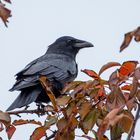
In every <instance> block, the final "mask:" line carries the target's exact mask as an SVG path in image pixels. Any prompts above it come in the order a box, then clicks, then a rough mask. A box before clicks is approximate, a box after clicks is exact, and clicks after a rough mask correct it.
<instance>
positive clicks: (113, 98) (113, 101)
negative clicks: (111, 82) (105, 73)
mask: <svg viewBox="0 0 140 140" xmlns="http://www.w3.org/2000/svg"><path fill="white" fill-rule="evenodd" d="M106 105H107V108H108V109H109V110H112V109H114V108H118V107H121V106H123V105H125V98H124V96H123V93H122V91H121V90H120V88H119V87H116V88H114V90H113V91H112V92H110V94H109V95H108V96H107V103H106Z"/></svg>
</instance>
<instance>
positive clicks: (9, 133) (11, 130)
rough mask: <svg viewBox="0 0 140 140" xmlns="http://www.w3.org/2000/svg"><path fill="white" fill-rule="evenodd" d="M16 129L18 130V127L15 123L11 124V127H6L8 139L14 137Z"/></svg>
mask: <svg viewBox="0 0 140 140" xmlns="http://www.w3.org/2000/svg"><path fill="white" fill-rule="evenodd" d="M15 131H16V128H15V127H14V125H10V126H9V127H7V128H6V133H7V136H8V139H11V138H12V136H13V134H14V132H15Z"/></svg>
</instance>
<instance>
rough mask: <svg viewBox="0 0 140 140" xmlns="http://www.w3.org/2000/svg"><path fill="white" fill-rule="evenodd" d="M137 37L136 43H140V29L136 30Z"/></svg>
mask: <svg viewBox="0 0 140 140" xmlns="http://www.w3.org/2000/svg"><path fill="white" fill-rule="evenodd" d="M134 35H135V37H134V39H135V41H136V42H139V41H140V27H138V28H137V29H136V30H135V34H134Z"/></svg>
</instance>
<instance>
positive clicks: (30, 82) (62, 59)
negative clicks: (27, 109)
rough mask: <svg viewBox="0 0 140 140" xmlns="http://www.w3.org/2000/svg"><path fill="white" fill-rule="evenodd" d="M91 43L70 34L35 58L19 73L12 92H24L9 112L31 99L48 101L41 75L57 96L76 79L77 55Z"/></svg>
mask: <svg viewBox="0 0 140 140" xmlns="http://www.w3.org/2000/svg"><path fill="white" fill-rule="evenodd" d="M92 46H93V45H92V44H91V43H89V42H86V41H82V40H79V39H76V38H73V37H69V36H64V37H60V38H59V39H57V40H56V41H55V42H54V43H53V44H51V45H50V46H49V47H48V50H47V52H46V53H45V54H44V55H43V56H41V57H39V58H37V59H36V60H34V61H32V62H31V63H29V64H28V65H27V66H26V67H25V68H24V69H23V70H22V71H20V72H19V73H17V74H16V80H17V81H16V83H15V84H14V86H13V87H12V88H11V89H10V91H14V90H19V91H21V93H20V94H19V96H18V97H17V98H16V100H15V101H14V102H13V103H12V104H11V106H10V107H9V108H8V109H7V111H9V110H13V109H15V108H20V107H23V106H26V105H28V104H30V103H32V102H45V103H47V102H49V98H48V96H47V95H46V93H45V91H44V89H43V88H42V86H41V84H40V82H39V79H38V78H39V76H40V75H45V76H46V77H47V78H48V79H49V80H50V82H51V84H52V90H53V93H54V94H55V96H56V97H58V96H59V95H60V90H61V89H62V88H63V86H64V84H65V83H66V82H70V81H73V80H74V79H75V78H76V76H77V73H78V69H77V64H76V61H75V57H76V54H77V53H78V51H79V50H80V49H82V48H86V47H92Z"/></svg>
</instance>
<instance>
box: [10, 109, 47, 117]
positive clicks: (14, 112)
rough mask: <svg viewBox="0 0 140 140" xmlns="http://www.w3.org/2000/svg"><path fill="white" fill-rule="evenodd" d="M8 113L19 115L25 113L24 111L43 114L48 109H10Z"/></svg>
mask: <svg viewBox="0 0 140 140" xmlns="http://www.w3.org/2000/svg"><path fill="white" fill-rule="evenodd" d="M7 113H8V114H10V115H17V116H19V114H23V113H27V114H28V113H29V114H37V115H43V114H46V110H44V109H34V110H25V109H24V110H19V111H10V112H7Z"/></svg>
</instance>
